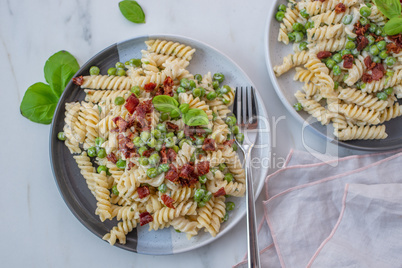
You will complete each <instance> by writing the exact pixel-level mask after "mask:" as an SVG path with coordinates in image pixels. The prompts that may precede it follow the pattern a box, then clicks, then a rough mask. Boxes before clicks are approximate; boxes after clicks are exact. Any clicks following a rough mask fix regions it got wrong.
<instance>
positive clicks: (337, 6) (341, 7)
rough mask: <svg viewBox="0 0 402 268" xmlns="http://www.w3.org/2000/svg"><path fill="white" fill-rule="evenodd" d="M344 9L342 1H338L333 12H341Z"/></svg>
mask: <svg viewBox="0 0 402 268" xmlns="http://www.w3.org/2000/svg"><path fill="white" fill-rule="evenodd" d="M345 11H346V6H345V5H344V4H342V3H339V4H337V5H336V7H335V13H337V14H339V13H343V12H345Z"/></svg>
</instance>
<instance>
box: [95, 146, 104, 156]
mask: <svg viewBox="0 0 402 268" xmlns="http://www.w3.org/2000/svg"><path fill="white" fill-rule="evenodd" d="M96 155H97V156H98V157H99V158H105V157H106V150H105V149H104V148H100V149H99V150H98V152H97V154H96Z"/></svg>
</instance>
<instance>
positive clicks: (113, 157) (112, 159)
mask: <svg viewBox="0 0 402 268" xmlns="http://www.w3.org/2000/svg"><path fill="white" fill-rule="evenodd" d="M106 158H107V160H109V161H110V162H112V163H113V164H116V163H117V157H116V155H115V154H114V153H110V154H108V155H107V156H106Z"/></svg>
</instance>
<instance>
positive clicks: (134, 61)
mask: <svg viewBox="0 0 402 268" xmlns="http://www.w3.org/2000/svg"><path fill="white" fill-rule="evenodd" d="M128 62H129V63H130V65H132V66H136V67H140V66H141V59H131V60H129V61H128Z"/></svg>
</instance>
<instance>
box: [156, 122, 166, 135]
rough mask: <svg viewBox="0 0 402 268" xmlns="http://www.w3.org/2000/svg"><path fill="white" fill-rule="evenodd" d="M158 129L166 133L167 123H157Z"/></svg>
mask: <svg viewBox="0 0 402 268" xmlns="http://www.w3.org/2000/svg"><path fill="white" fill-rule="evenodd" d="M156 129H158V130H159V131H160V132H162V133H165V132H166V125H165V124H162V123H159V124H157V125H156Z"/></svg>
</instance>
